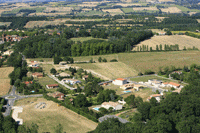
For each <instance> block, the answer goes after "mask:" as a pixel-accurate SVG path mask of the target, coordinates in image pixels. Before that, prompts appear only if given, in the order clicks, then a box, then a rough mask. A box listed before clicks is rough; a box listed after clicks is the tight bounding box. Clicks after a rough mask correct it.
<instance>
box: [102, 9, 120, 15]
mask: <svg viewBox="0 0 200 133" xmlns="http://www.w3.org/2000/svg"><path fill="white" fill-rule="evenodd" d="M102 11H103V12H109V13H115V14H117V13H119V14H120V13H123V12H122V11H121V9H120V8H117V9H103V10H102Z"/></svg>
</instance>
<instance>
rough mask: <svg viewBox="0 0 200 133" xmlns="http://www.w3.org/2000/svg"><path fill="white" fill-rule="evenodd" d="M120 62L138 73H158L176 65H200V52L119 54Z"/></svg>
mask: <svg viewBox="0 0 200 133" xmlns="http://www.w3.org/2000/svg"><path fill="white" fill-rule="evenodd" d="M118 57H119V61H120V62H123V63H125V64H126V65H128V66H129V67H130V68H133V69H135V70H136V71H138V72H145V70H147V69H150V70H152V71H155V72H157V71H158V70H159V67H166V66H169V67H170V66H171V65H174V66H175V67H181V68H183V66H184V65H186V66H190V65H191V64H193V63H196V64H198V65H200V58H199V57H200V52H199V51H172V52H138V53H122V54H119V56H118Z"/></svg>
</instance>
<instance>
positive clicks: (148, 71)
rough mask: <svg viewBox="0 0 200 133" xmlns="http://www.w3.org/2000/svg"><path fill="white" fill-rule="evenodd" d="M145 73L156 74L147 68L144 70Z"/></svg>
mask: <svg viewBox="0 0 200 133" xmlns="http://www.w3.org/2000/svg"><path fill="white" fill-rule="evenodd" d="M144 74H145V75H150V74H155V72H153V71H151V70H146V71H145V72H144Z"/></svg>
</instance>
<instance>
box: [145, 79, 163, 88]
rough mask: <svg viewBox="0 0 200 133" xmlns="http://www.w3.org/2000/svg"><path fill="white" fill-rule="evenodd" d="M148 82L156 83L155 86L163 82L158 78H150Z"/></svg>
mask: <svg viewBox="0 0 200 133" xmlns="http://www.w3.org/2000/svg"><path fill="white" fill-rule="evenodd" d="M148 83H149V84H150V85H154V86H157V87H159V86H160V85H161V84H162V81H161V80H157V79H149V80H148Z"/></svg>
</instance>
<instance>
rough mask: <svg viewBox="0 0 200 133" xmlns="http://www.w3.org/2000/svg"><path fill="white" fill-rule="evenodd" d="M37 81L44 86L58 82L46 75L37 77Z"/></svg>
mask: <svg viewBox="0 0 200 133" xmlns="http://www.w3.org/2000/svg"><path fill="white" fill-rule="evenodd" d="M37 81H38V82H39V83H40V84H41V85H42V86H44V87H45V88H46V85H49V84H58V83H57V82H56V81H55V80H53V79H52V78H49V77H48V76H46V77H42V78H38V79H37Z"/></svg>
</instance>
